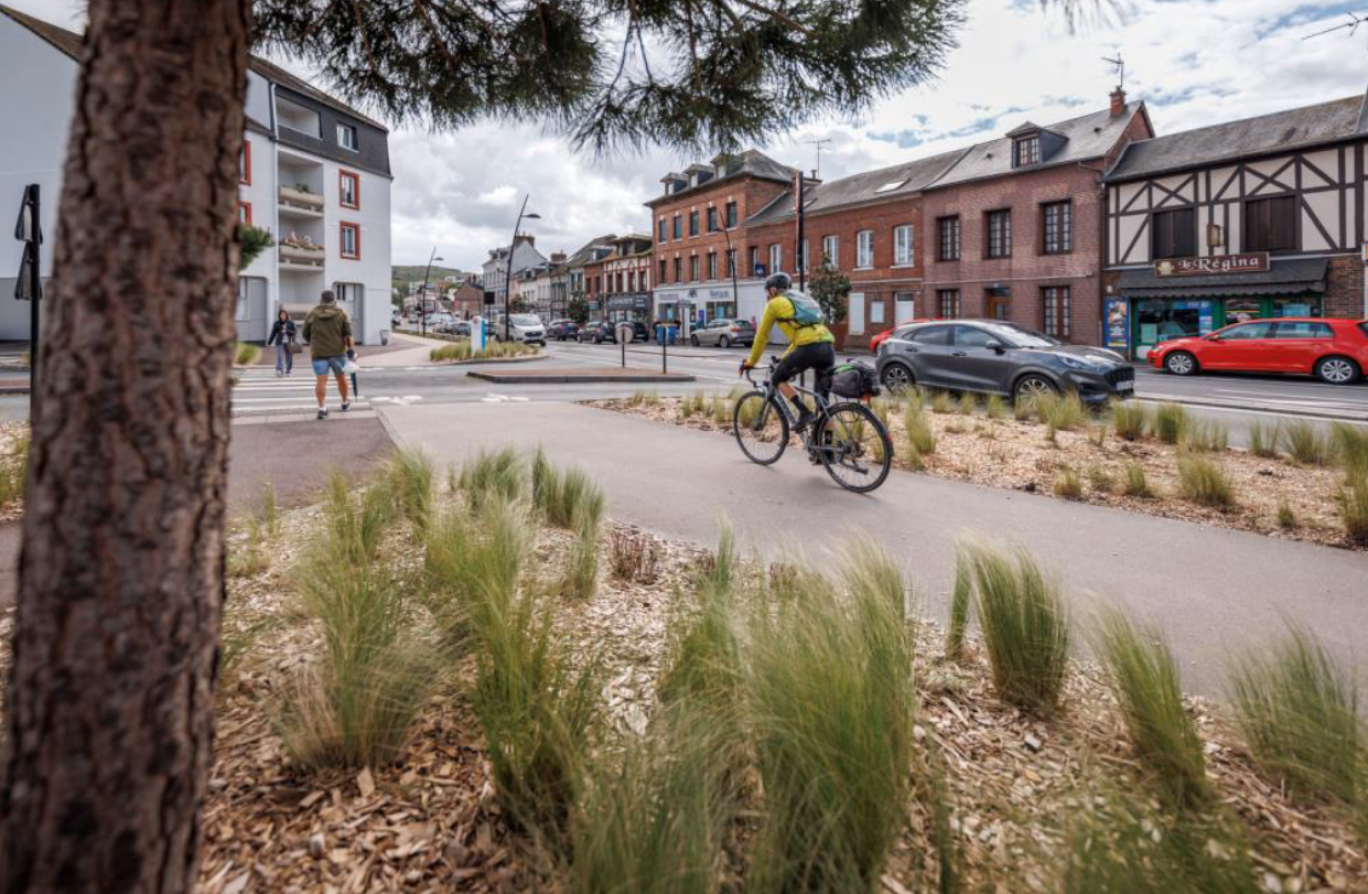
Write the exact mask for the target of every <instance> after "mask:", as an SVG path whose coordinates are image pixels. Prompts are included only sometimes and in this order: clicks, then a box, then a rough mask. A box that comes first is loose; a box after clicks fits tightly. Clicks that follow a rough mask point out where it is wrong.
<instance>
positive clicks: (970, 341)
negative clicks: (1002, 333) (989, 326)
mask: <svg viewBox="0 0 1368 894" xmlns="http://www.w3.org/2000/svg"><path fill="white" fill-rule="evenodd" d="M993 341H996V342H999V344H1000V343H1001V341H1000V339H998V338H997V337H996V336H994V335H993V334H992V333H991V332H988V331H987V330H984V329H980V328H978V327H977V326H956V327H955V347H957V348H986V347H988V343H989V342H993Z"/></svg>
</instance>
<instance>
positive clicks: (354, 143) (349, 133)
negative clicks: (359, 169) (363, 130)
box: [337, 124, 361, 152]
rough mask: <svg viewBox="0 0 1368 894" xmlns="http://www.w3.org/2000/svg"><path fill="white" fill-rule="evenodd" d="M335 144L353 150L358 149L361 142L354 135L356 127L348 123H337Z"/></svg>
mask: <svg viewBox="0 0 1368 894" xmlns="http://www.w3.org/2000/svg"><path fill="white" fill-rule="evenodd" d="M337 145H339V146H341V147H342V148H343V149H350V150H351V151H353V152H358V151H360V149H361V142H360V140H359V139H358V138H357V136H356V128H355V127H352V126H351V125H350V124H339V125H337Z"/></svg>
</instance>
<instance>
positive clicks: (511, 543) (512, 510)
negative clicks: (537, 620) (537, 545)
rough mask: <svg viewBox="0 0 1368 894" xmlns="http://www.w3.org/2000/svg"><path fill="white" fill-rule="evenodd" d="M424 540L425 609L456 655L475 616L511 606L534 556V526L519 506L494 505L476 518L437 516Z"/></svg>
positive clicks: (460, 513) (457, 512)
mask: <svg viewBox="0 0 1368 894" xmlns="http://www.w3.org/2000/svg"><path fill="white" fill-rule="evenodd" d="M425 540H426V549H425V550H424V556H423V569H424V573H425V576H426V584H427V586H426V588H425V592H426V597H427V598H426V602H427V606H428V609H429V611H431V613H432V617H433V620H434V622H435V623H436V627H437V630H438V633H439V634H440V635H441V639H442V641H443V642H444V643H445V644H446V645H447V646H448V647H451V648H453V649H456V650H458V654H459V648H460V647H461V646H463V645H464V644H465V643H466V642H467V640H468V638H469V636H470V635H471V632H472V621H471V619H472V616H473V614H474V613H475V612H479V611H498V612H507V611H508V607H509V606H511V605H512V604H513V601H514V597H515V596H516V594H517V590H518V580H519V578H520V576H521V575H522V572H523V568H524V565H525V563H526V562H527V561H528V559H529V557H530V556H531V555H532V548H533V536H532V526H531V524H530V522H529V520H528V518H527V515H526V512H525V510H524V509H523V508H522V507H521V506H519V505H518V504H516V503H512V502H510V501H508V500H502V499H501V500H493V501H491V502H489V503H487V504H486V505H485V507H484V509H483V511H481V512H480V513H479V515H478V516H470V515H467V514H466V512H465V511H464V510H463V509H461V508H459V507H452V508H450V509H448V510H447V511H446V512H443V513H441V514H440V515H438V517H437V518H436V519H435V520H434V521H433V523H432V524H431V525H429V527H428V530H427V536H426V538H425Z"/></svg>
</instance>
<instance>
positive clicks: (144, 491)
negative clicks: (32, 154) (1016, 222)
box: [0, 0, 963, 894]
mask: <svg viewBox="0 0 1368 894" xmlns="http://www.w3.org/2000/svg"><path fill="white" fill-rule="evenodd" d="M962 4H963V0H863V2H860V3H858V4H853V3H850V2H848V0H804V2H802V3H795V2H791V0H689V2H680V0H630V2H627V3H622V2H620V0H543V2H537V3H528V2H525V0H472V2H457V0H429V2H419V3H414V2H412V0H366V2H364V3H363V2H360V0H358V2H352V3H337V2H335V0H255V2H253V0H196V2H194V3H187V2H175V0H90V2H89V3H88V6H87V13H88V17H89V26H88V32H87V35H86V38H85V42H84V47H83V49H82V52H81V55H80V75H79V80H78V85H77V103H76V109H77V112H76V116H75V119H74V120H73V122H72V125H71V132H70V137H69V143H68V153H67V161H66V167H65V170H64V177H63V191H62V196H61V205H60V215H61V220H60V223H59V226H58V228H57V234H56V251H55V263H54V269H55V271H56V274H55V276H54V279H53V283H52V286H51V291H50V295H51V298H50V303H49V310H48V314H49V319H50V320H51V321H52V323H51V329H50V330H48V332H49V334H48V335H47V341H48V344H47V346H48V349H47V350H44V351H43V352H42V353H41V355H40V358H41V360H40V362H41V364H42V367H43V368H42V370H41V371H40V374H39V375H38V378H37V381H38V392H37V393H36V394H35V396H34V406H33V413H32V427H33V461H32V462H31V464H30V466H29V472H28V481H27V491H26V496H25V513H24V519H23V547H22V554H21V558H20V567H19V594H18V607H17V615H16V624H15V631H14V635H13V646H14V649H13V666H12V668H11V671H10V675H9V678H8V683H7V687H8V688H7V691H6V696H5V715H4V730H3V735H2V736H0V738H3V743H4V744H3V748H4V750H3V754H0V894H19V892H38V891H52V890H57V889H60V890H62V891H66V892H121V894H122V892H166V894H171V892H185V891H189V890H190V888H191V887H192V885H193V883H194V879H195V869H196V859H197V854H198V849H199V844H200V839H201V827H200V820H199V808H200V804H201V802H202V800H203V797H204V792H205V788H206V785H207V781H208V771H209V765H210V755H211V747H212V740H213V691H214V677H215V666H216V662H217V656H218V633H219V621H220V614H221V609H222V606H223V600H224V596H225V587H224V575H223V567H224V523H225V492H226V486H227V476H226V465H227V449H228V437H229V431H230V424H229V405H228V400H229V371H230V365H231V362H232V348H233V343H234V341H235V332H234V324H233V307H234V303H235V297H236V285H237V266H238V263H239V257H240V252H241V251H242V250H243V248H244V247H245V246H244V245H243V244H242V243H241V242H240V241H239V239H238V236H237V228H236V221H237V203H238V186H237V160H238V155H239V152H240V149H241V145H242V134H243V127H244V116H243V100H244V90H245V86H244V85H245V84H246V69H247V62H248V49H249V46H248V45H249V42H250V41H251V40H252V39H253V38H255V40H256V42H257V43H258V44H259V45H264V46H267V47H270V48H272V49H275V50H278V51H279V52H281V53H282V54H284V55H287V56H300V57H302V58H303V59H304V60H305V61H306V62H309V63H311V64H313V65H315V66H317V68H318V69H319V70H320V71H321V72H322V73H323V74H324V76H325V77H326V78H327V79H328V80H329V81H331V82H332V87H333V89H334V90H336V91H338V92H339V93H341V94H342V95H343V96H345V97H346V98H348V99H350V100H352V101H353V102H356V103H357V104H359V105H362V106H365V107H370V108H376V109H378V110H380V111H381V112H383V113H386V114H388V115H389V116H390V117H391V118H392V119H394V120H395V121H400V122H402V121H405V120H415V121H418V122H421V123H424V124H426V125H430V126H433V127H436V128H451V127H459V126H462V125H464V124H467V123H472V122H475V121H477V120H480V119H482V118H490V117H494V118H501V119H517V120H540V121H543V122H547V123H550V124H551V125H553V126H555V127H556V128H558V129H559V130H560V131H561V132H563V133H566V134H568V135H569V136H570V137H571V139H572V140H573V141H574V142H575V144H576V145H578V146H585V147H590V148H592V149H595V150H605V149H608V148H611V147H616V146H627V147H640V146H643V145H645V144H647V143H657V144H660V145H663V146H665V147H667V148H670V149H673V150H676V151H680V152H711V151H717V150H729V149H735V148H738V147H740V146H741V145H742V144H744V143H746V142H750V141H760V140H767V139H769V138H771V137H772V136H773V135H774V134H775V133H777V132H780V131H783V130H785V129H787V128H790V127H792V126H794V125H796V124H799V123H802V122H804V121H807V120H811V119H812V118H814V117H816V116H820V115H830V114H843V115H855V114H858V113H860V112H861V111H863V110H865V109H867V107H868V106H869V104H870V102H871V101H872V100H874V99H876V98H879V97H883V96H886V95H888V94H890V93H892V92H893V91H896V90H899V89H901V88H904V87H907V86H909V85H912V84H916V83H919V82H921V81H923V80H925V79H926V78H927V77H928V76H929V75H931V74H932V73H933V72H934V71H935V70H936V69H937V67H938V66H939V65H940V63H941V62H942V60H943V59H944V57H945V53H946V51H947V50H948V49H949V48H950V46H951V45H952V35H953V33H954V31H955V29H956V27H957V26H958V25H959V24H960V22H961V9H962ZM254 17H255V24H254ZM606 35H619V36H620V39H618V40H617V42H614V40H610V39H607V38H606ZM149 331H152V332H160V333H175V337H174V338H147V337H146V333H147V332H149ZM96 373H98V374H96Z"/></svg>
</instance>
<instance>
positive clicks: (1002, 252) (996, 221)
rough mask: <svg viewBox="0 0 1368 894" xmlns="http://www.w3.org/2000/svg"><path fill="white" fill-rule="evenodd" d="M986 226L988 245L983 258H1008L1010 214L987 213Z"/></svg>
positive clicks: (1010, 253)
mask: <svg viewBox="0 0 1368 894" xmlns="http://www.w3.org/2000/svg"><path fill="white" fill-rule="evenodd" d="M987 225H988V239H987V242H988V245H987V250H986V251H985V252H984V257H988V258H1010V257H1011V256H1012V212H1011V211H989V212H988V217H987Z"/></svg>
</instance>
